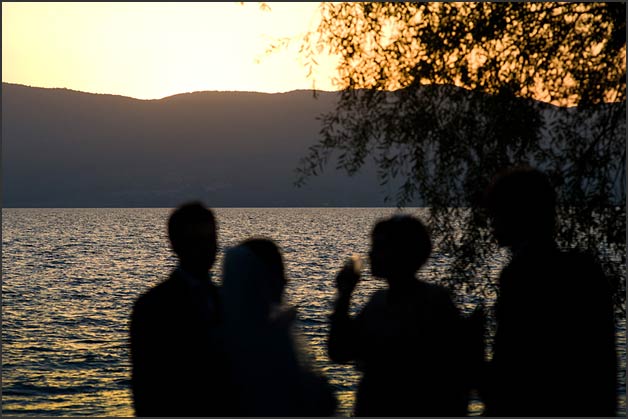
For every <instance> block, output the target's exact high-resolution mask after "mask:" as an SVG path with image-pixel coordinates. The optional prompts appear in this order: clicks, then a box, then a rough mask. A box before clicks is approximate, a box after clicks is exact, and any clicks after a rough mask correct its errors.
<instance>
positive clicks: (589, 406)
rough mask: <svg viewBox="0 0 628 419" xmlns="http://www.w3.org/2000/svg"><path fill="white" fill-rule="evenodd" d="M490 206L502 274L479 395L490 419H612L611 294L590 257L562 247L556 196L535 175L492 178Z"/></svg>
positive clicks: (520, 171)
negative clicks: (504, 258)
mask: <svg viewBox="0 0 628 419" xmlns="http://www.w3.org/2000/svg"><path fill="white" fill-rule="evenodd" d="M486 197H487V208H488V210H489V215H490V219H491V223H492V228H493V232H494V235H495V237H496V239H497V242H498V244H499V245H500V246H503V247H508V248H509V249H510V250H511V252H512V258H511V260H510V262H509V263H508V265H507V266H506V267H505V268H504V269H503V270H502V272H501V275H500V279H499V293H498V298H497V302H496V321H497V331H496V335H495V342H494V347H493V359H492V361H491V363H490V364H489V369H488V376H487V387H486V389H485V393H484V399H485V404H486V411H485V415H487V416H546V417H548V416H614V415H615V408H616V388H615V383H616V372H617V365H616V362H617V361H616V355H615V341H614V339H615V338H614V319H613V305H612V299H611V290H610V287H609V284H608V283H607V280H606V278H605V276H604V273H603V271H602V269H601V268H600V266H599V264H598V263H597V262H596V261H595V259H594V258H593V257H592V256H591V255H588V254H585V253H583V252H580V251H575V250H570V251H562V250H559V249H558V247H557V245H556V243H555V241H554V228H555V222H556V220H555V218H556V217H555V201H556V197H555V193H554V190H553V188H552V186H551V184H550V182H549V180H548V178H547V177H546V176H545V175H544V174H543V173H541V172H539V171H537V170H534V169H531V168H516V169H512V170H509V171H508V172H506V173H504V174H502V175H500V176H498V177H497V178H496V180H495V181H494V182H493V184H492V185H491V187H490V188H489V190H488V191H487V195H486Z"/></svg>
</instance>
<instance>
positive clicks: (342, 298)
mask: <svg viewBox="0 0 628 419" xmlns="http://www.w3.org/2000/svg"><path fill="white" fill-rule="evenodd" d="M359 279H360V276H359V275H357V274H356V273H355V272H354V271H353V270H352V269H351V268H347V267H345V268H343V269H342V270H341V271H340V272H339V273H338V276H337V277H336V289H337V291H338V297H337V298H336V301H335V304H334V311H333V313H332V315H331V316H330V320H331V325H330V330H329V340H328V342H327V352H328V355H329V358H330V359H331V360H332V361H334V362H339V363H347V362H350V361H352V360H354V359H355V356H356V345H357V342H356V330H355V320H354V319H352V318H351V316H350V315H349V306H350V304H351V294H352V293H353V290H354V289H355V286H356V284H357V282H358V280H359Z"/></svg>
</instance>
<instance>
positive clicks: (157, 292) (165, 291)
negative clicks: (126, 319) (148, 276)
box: [133, 273, 178, 312]
mask: <svg viewBox="0 0 628 419" xmlns="http://www.w3.org/2000/svg"><path fill="white" fill-rule="evenodd" d="M177 288H178V287H177V281H176V280H175V274H174V273H173V274H171V275H170V276H169V277H168V278H167V279H166V280H164V281H162V282H160V283H159V284H157V285H155V286H153V287H151V288H150V289H148V290H147V291H145V292H144V293H142V294H141V295H140V296H139V297H138V298H137V300H136V301H135V304H134V305H133V311H134V312H136V311H143V310H151V309H153V308H156V307H160V306H162V305H164V304H166V303H167V302H168V301H169V300H171V299H172V298H173V297H174V295H176V289H177Z"/></svg>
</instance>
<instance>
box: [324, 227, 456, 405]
mask: <svg viewBox="0 0 628 419" xmlns="http://www.w3.org/2000/svg"><path fill="white" fill-rule="evenodd" d="M430 253H431V240H430V237H429V235H428V232H427V231H426V229H425V227H424V226H423V224H422V223H421V222H420V221H419V220H418V219H416V218H414V217H411V216H394V217H392V218H389V219H385V220H383V221H380V222H378V223H377V224H376V225H375V228H374V229H373V232H372V247H371V251H370V260H371V272H372V274H373V276H375V277H379V278H383V279H385V280H386V281H387V283H388V289H386V290H380V291H378V292H376V293H375V294H374V295H373V296H372V297H371V298H370V300H369V301H368V303H367V304H366V305H365V307H364V308H363V309H362V311H361V312H360V313H359V314H358V315H357V317H355V318H352V317H350V316H349V314H348V309H349V305H350V298H351V293H352V292H353V290H354V288H355V286H356V284H357V282H358V280H359V274H358V273H356V272H354V271H353V270H352V268H351V266H346V267H345V268H343V269H342V270H341V271H340V273H339V274H338V276H337V277H336V286H337V291H338V299H337V301H336V304H335V308H334V312H333V314H332V316H331V330H330V335H329V342H328V345H329V346H328V352H329V356H330V358H331V359H332V360H333V361H335V362H341V363H347V362H350V361H355V362H356V365H357V367H358V369H360V370H361V371H362V372H363V376H362V380H361V381H360V384H359V387H358V392H357V400H356V407H355V415H356V416H464V415H466V413H467V404H468V399H467V391H466V384H465V381H464V365H463V364H464V361H463V355H462V353H461V351H462V350H463V348H462V342H463V337H462V330H461V329H462V324H461V318H460V316H459V312H458V310H457V308H456V307H455V306H454V304H453V302H452V300H451V298H450V296H449V293H448V292H447V290H446V289H445V288H443V287H440V286H437V285H432V284H428V283H426V282H424V281H421V280H419V279H417V277H416V272H417V270H418V269H419V268H420V267H421V266H422V265H423V264H424V263H425V262H426V261H427V259H428V257H429V255H430Z"/></svg>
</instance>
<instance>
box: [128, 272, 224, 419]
mask: <svg viewBox="0 0 628 419" xmlns="http://www.w3.org/2000/svg"><path fill="white" fill-rule="evenodd" d="M219 304H220V299H219V297H218V294H217V290H216V288H215V286H214V285H213V284H212V283H211V281H210V279H209V278H207V281H201V280H198V279H196V278H194V277H191V276H190V275H189V274H187V273H185V272H184V271H182V270H181V269H177V270H175V271H174V272H173V273H172V274H171V275H170V277H169V278H168V279H167V280H166V281H164V282H162V283H161V284H159V285H157V286H155V287H154V288H152V289H150V290H149V291H148V292H146V293H144V294H143V295H141V296H140V297H139V298H138V300H137V301H136V303H135V305H134V307H133V312H132V315H131V328H130V329H131V333H130V337H131V362H132V379H131V383H132V391H133V403H134V408H135V413H136V415H137V416H224V415H227V414H228V409H229V407H230V406H229V404H230V403H229V399H228V396H229V383H228V378H227V377H228V375H227V369H228V366H227V364H226V362H225V359H226V357H225V356H224V350H223V348H222V346H223V345H222V339H221V337H220V335H221V330H220V329H221V321H220V307H219Z"/></svg>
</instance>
